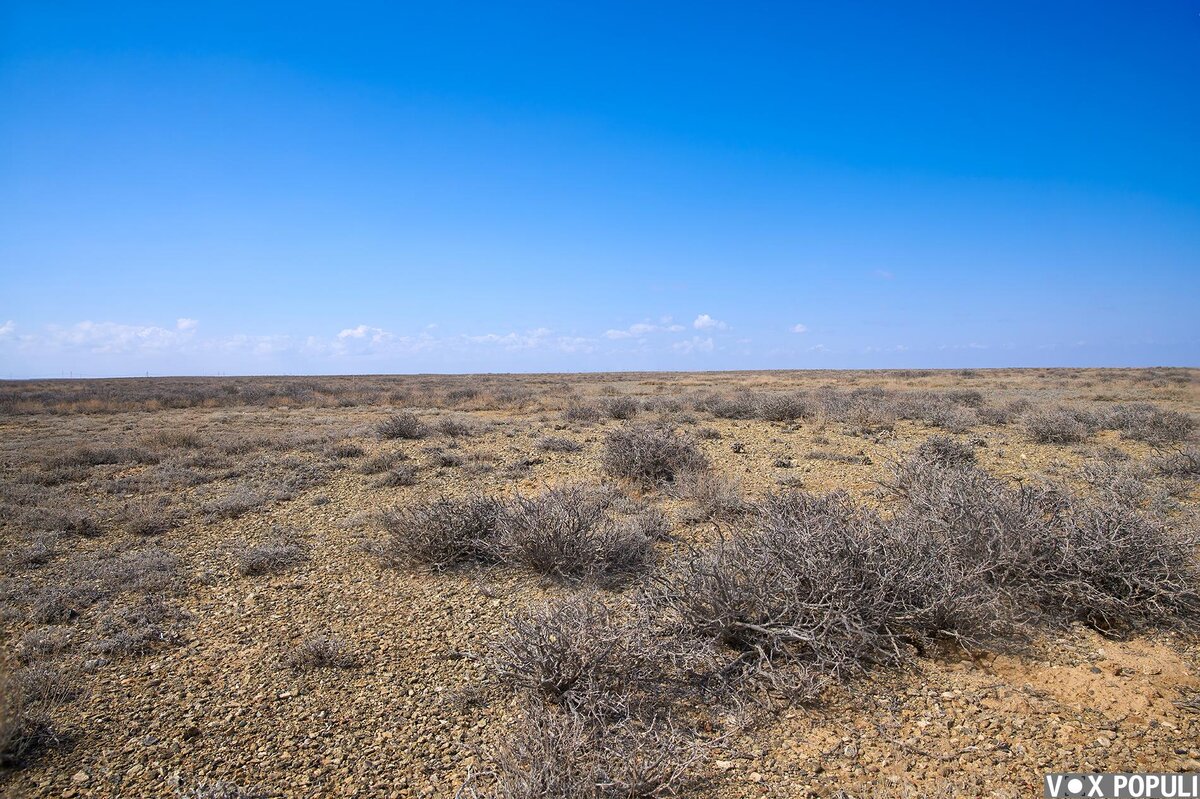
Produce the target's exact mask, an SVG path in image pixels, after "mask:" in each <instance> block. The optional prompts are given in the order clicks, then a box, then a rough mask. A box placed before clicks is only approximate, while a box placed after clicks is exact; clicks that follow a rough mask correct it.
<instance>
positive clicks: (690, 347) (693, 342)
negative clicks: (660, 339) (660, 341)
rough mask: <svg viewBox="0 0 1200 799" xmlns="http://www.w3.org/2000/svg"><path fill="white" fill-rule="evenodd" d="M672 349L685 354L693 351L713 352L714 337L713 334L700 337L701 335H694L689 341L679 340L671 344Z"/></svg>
mask: <svg viewBox="0 0 1200 799" xmlns="http://www.w3.org/2000/svg"><path fill="white" fill-rule="evenodd" d="M671 349H673V350H675V351H676V352H681V353H683V354H684V355H687V354H689V353H693V352H712V351H713V339H712V336H708V337H706V338H700V336H692V337H691V338H690V339H688V340H687V341H677V342H675V343H674V344H672V345H671Z"/></svg>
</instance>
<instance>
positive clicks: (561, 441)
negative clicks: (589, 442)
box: [534, 436, 583, 452]
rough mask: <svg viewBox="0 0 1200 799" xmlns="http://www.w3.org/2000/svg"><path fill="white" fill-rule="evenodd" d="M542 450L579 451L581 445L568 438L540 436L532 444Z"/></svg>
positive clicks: (581, 447)
mask: <svg viewBox="0 0 1200 799" xmlns="http://www.w3.org/2000/svg"><path fill="white" fill-rule="evenodd" d="M534 446H536V447H537V448H538V449H540V450H542V451H543V452H579V451H580V450H581V449H583V445H582V444H580V443H578V442H576V441H572V440H571V439H569V438H561V437H559V436H542V437H541V438H539V439H538V440H537V443H536V444H535V445H534Z"/></svg>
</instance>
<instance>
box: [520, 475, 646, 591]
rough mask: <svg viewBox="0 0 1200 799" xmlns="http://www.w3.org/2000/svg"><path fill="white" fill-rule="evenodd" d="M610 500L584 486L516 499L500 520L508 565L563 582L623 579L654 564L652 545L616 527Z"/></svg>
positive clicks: (630, 530) (630, 529) (635, 532)
mask: <svg viewBox="0 0 1200 799" xmlns="http://www.w3.org/2000/svg"><path fill="white" fill-rule="evenodd" d="M606 504H607V500H606V498H605V497H604V496H603V495H602V494H600V493H598V492H597V491H596V490H595V489H593V488H591V487H588V486H583V485H569V486H563V487H559V488H551V489H548V490H546V491H544V492H543V493H541V494H539V495H537V496H534V497H524V496H519V495H518V496H517V497H515V498H514V499H513V501H512V503H511V505H510V506H509V508H508V509H507V510H506V512H505V513H504V514H502V516H501V536H500V545H501V550H502V551H503V553H504V558H505V560H508V561H511V562H513V563H518V564H520V565H522V566H525V567H527V568H530V569H532V570H534V571H536V572H539V573H541V574H546V575H549V576H552V577H557V578H561V579H569V580H576V579H596V580H599V581H601V582H609V581H615V580H619V579H621V578H622V577H626V576H628V575H631V574H633V573H635V572H637V571H640V570H641V569H643V568H644V567H645V566H646V565H647V564H649V563H650V561H651V560H652V559H653V555H654V550H653V547H652V546H651V540H650V539H649V538H648V537H646V536H645V535H644V534H643V532H642V531H641V530H640V529H638V528H637V527H636V526H634V525H626V524H620V523H617V522H615V521H614V520H613V519H612V517H611V516H610V515H609V513H608V511H607V509H606Z"/></svg>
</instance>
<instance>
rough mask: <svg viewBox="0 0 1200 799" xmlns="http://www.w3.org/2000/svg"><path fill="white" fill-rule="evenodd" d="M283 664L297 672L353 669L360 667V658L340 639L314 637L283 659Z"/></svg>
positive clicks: (304, 641) (326, 636)
mask: <svg viewBox="0 0 1200 799" xmlns="http://www.w3.org/2000/svg"><path fill="white" fill-rule="evenodd" d="M283 663H284V665H285V666H287V668H289V669H291V670H292V671H297V672H306V671H312V670H314V669H322V668H335V669H352V668H354V667H356V666H358V658H356V657H355V656H354V655H353V653H351V652H350V650H349V648H348V647H347V646H346V642H345V641H343V640H341V639H340V638H334V637H331V636H328V635H314V636H312V637H311V638H306V639H304V640H303V641H301V642H300V643H299V644H297V645H296V646H295V647H294V648H293V649H292V650H291V651H290V652H288V653H287V654H286V655H285V656H284V658H283Z"/></svg>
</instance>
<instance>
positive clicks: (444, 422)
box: [437, 416, 483, 438]
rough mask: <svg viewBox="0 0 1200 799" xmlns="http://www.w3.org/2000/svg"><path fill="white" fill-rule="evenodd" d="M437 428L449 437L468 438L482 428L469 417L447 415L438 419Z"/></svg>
mask: <svg viewBox="0 0 1200 799" xmlns="http://www.w3.org/2000/svg"><path fill="white" fill-rule="evenodd" d="M437 430H438V432H439V433H441V434H442V435H444V436H448V437H450V438H470V437H472V436H475V435H478V434H479V433H480V432H482V430H483V428H482V426H481V425H480V424H479V423H478V422H476V421H475V420H474V419H471V418H469V417H463V416H447V417H446V418H444V419H440V420H439V421H438V423H437Z"/></svg>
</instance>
